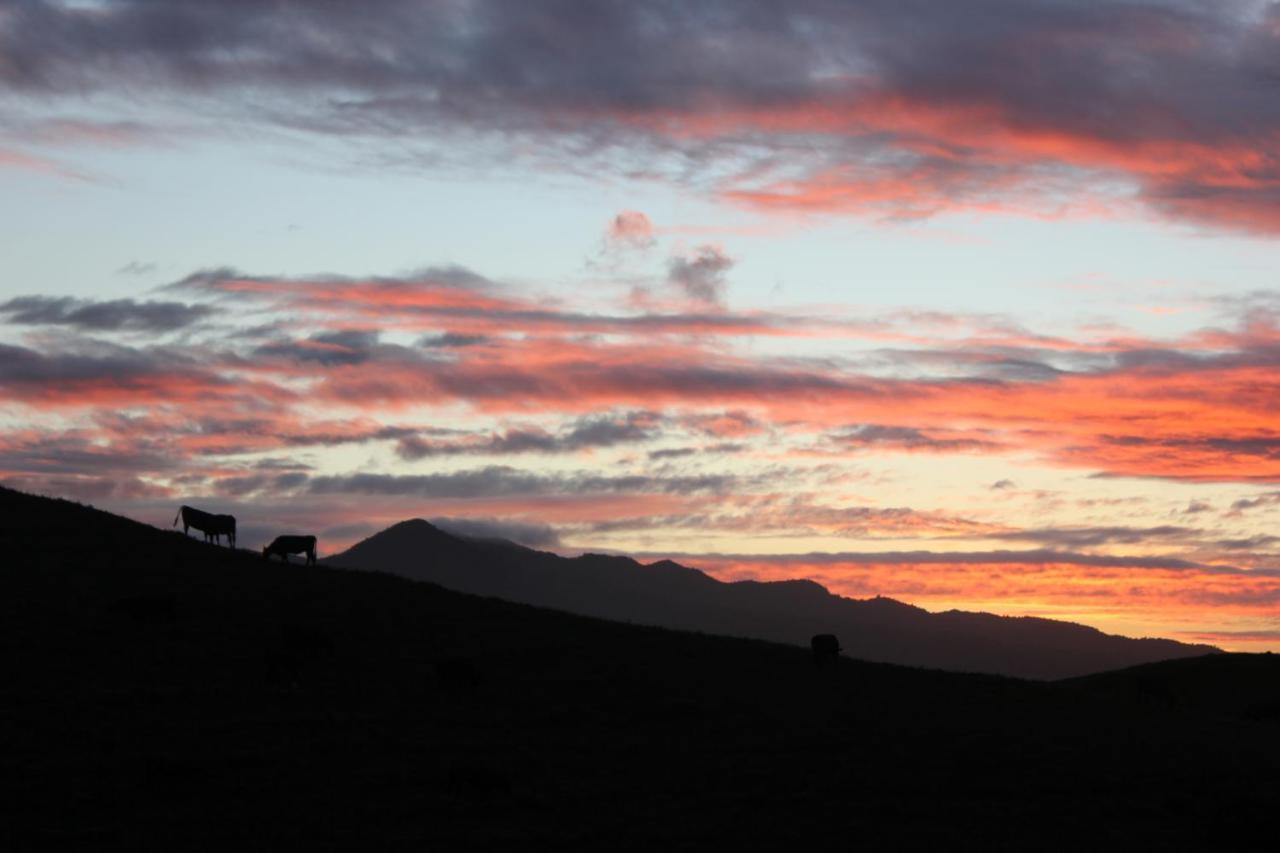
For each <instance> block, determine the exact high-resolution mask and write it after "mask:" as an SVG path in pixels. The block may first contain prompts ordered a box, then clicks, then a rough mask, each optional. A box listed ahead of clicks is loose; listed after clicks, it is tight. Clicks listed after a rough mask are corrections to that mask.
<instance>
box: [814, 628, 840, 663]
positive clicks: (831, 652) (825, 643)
mask: <svg viewBox="0 0 1280 853" xmlns="http://www.w3.org/2000/svg"><path fill="white" fill-rule="evenodd" d="M809 648H810V649H812V650H813V662H814V663H815V664H817V665H818V666H828V665H830V664H833V663H835V662H836V658H838V657H839V656H840V652H841V649H840V640H838V639H837V638H836V635H835V634H814V635H813V639H811V640H810V641H809Z"/></svg>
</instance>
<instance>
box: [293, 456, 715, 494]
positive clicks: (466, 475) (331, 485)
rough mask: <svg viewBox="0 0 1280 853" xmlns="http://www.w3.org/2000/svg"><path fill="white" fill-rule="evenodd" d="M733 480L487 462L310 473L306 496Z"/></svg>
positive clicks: (684, 489)
mask: <svg viewBox="0 0 1280 853" xmlns="http://www.w3.org/2000/svg"><path fill="white" fill-rule="evenodd" d="M735 483H736V479H735V478H734V477H731V476H727V475H703V476H693V477H653V476H647V475H642V474H635V475H620V476H607V475H600V474H590V473H577V474H564V475H553V474H534V473H530V472H528V471H521V470H518V469H515V468H511V467H509V466H505V465H491V466H488V467H485V468H479V469H473V470H469V471H457V472H453V473H448V474H404V475H396V474H351V475H345V476H324V477H312V478H311V480H310V483H309V486H308V490H309V491H310V492H311V493H312V494H369V495H413V496H416V497H424V498H446V499H455V500H466V499H472V498H495V497H531V496H536V495H556V494H561V495H591V494H655V493H656V494H698V493H723V492H725V491H726V490H728V489H729V488H730V487H731V486H733V485H734V484H735Z"/></svg>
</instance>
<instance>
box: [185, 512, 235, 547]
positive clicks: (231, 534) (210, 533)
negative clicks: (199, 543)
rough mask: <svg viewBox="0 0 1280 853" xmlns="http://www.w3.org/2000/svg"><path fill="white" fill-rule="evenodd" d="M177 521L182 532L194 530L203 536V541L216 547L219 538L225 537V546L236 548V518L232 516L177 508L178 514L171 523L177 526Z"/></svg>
mask: <svg viewBox="0 0 1280 853" xmlns="http://www.w3.org/2000/svg"><path fill="white" fill-rule="evenodd" d="M178 519H182V532H183V533H188V534H189V533H190V532H191V528H193V527H194V528H195V529H196V530H199V531H200V532H201V533H203V534H204V541H206V542H213V543H214V544H215V545H217V544H218V543H219V542H220V537H222V536H226V537H227V546H228V547H230V548H234V547H236V517H235V516H234V515H215V514H213V513H211V512H205V511H204V510H202V509H196V508H195V507H191V506H185V505H184V506H181V507H179V508H178V514H177V515H176V516H174V518H173V523H174V525H177V523H178Z"/></svg>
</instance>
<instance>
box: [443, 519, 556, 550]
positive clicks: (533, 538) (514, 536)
mask: <svg viewBox="0 0 1280 853" xmlns="http://www.w3.org/2000/svg"><path fill="white" fill-rule="evenodd" d="M430 521H431V523H432V524H434V525H436V526H437V527H439V528H441V529H442V530H445V531H446V532H448V533H452V534H454V535H455V536H463V537H466V538H468V539H506V540H508V541H511V542H515V543H517V544H520V545H526V546H528V547H530V548H556V547H558V546H559V545H560V534H559V533H557V532H556V529H555V528H554V527H552V526H550V525H548V524H540V523H537V522H522V521H515V520H512V519H503V518H432V519H430Z"/></svg>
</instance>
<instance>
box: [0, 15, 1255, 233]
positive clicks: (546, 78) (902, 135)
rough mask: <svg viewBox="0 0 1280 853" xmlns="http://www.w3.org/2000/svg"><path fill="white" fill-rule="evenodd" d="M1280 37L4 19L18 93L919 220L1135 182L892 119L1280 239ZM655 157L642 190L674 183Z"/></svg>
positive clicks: (1156, 25)
mask: <svg viewBox="0 0 1280 853" xmlns="http://www.w3.org/2000/svg"><path fill="white" fill-rule="evenodd" d="M1278 21H1280V10H1278V9H1277V7H1276V6H1275V5H1273V4H1264V3H1258V2H1252V0H1109V1H1108V2H1094V0H975V2H968V3H943V4H936V3H922V2H902V0H860V2H837V0H795V2H790V3H785V4H781V3H774V2H768V0H707V2H700V3H696V4H687V3H675V2H669V1H668V0H599V2H592V3H576V2H569V1H568V0H524V2H520V3H506V2H500V0H475V2H468V3H428V4H423V3H419V2H414V0H365V2H362V3H358V4H344V3H309V4H295V3H287V4H281V3H260V2H252V0H229V1H228V2H221V3H217V4H208V3H197V2H184V1H183V0H170V2H161V0H110V2H104V3H95V4H85V3H74V4H73V3H62V2H55V0H27V2H22V3H18V4H9V6H8V7H6V9H5V20H4V26H3V27H0V56H3V57H4V62H3V63H0V87H3V88H6V89H8V90H9V91H10V92H11V93H12V94H17V95H27V96H30V97H38V98H49V97H51V96H54V95H57V94H66V95H69V96H75V97H80V96H83V95H85V94H86V93H97V92H103V91H105V92H108V93H111V92H120V93H128V94H129V95H130V96H131V97H135V98H136V97H139V96H140V95H145V93H147V92H148V91H155V92H159V93H161V94H171V93H173V92H181V93H183V94H184V95H186V96H188V97H208V98H217V97H220V98H223V99H225V100H228V101H230V102H231V103H233V104H236V105H238V106H239V107H240V110H241V114H242V115H243V116H245V117H246V119H252V120H259V121H260V120H263V118H264V117H265V118H266V120H269V121H274V122H277V123H279V124H282V125H286V126H289V127H293V128H300V129H305V130H310V131H313V132H323V133H341V134H348V135H353V136H361V137H370V136H392V137H396V138H399V139H407V138H410V137H411V136H412V138H414V139H418V138H422V137H424V136H428V135H430V136H432V137H434V138H436V139H437V140H438V139H440V137H441V135H442V134H448V133H451V132H452V133H457V132H466V133H474V132H496V134H495V136H494V137H491V138H496V136H497V135H503V136H506V137H508V138H514V135H517V134H521V133H525V134H537V135H539V136H540V137H541V138H543V139H544V140H549V141H554V142H558V143H559V146H560V151H559V152H558V154H556V155H554V156H558V157H559V160H560V165H561V166H562V167H564V168H567V169H573V168H581V166H580V164H581V161H582V160H583V156H584V152H586V153H587V154H588V155H589V154H590V153H591V151H592V149H593V148H601V147H605V148H607V147H610V146H613V147H616V146H618V145H625V146H627V148H628V150H629V151H630V152H631V153H633V154H637V155H644V154H645V153H649V154H653V153H666V154H670V153H678V154H681V155H683V160H684V162H683V163H681V164H680V165H679V166H677V167H676V168H675V170H674V173H675V174H677V175H679V174H683V173H686V172H688V171H689V167H690V166H692V165H699V164H701V165H702V167H703V172H704V180H705V181H707V182H711V181H712V180H713V179H714V177H715V176H717V175H719V176H722V175H723V173H724V172H725V171H726V169H732V166H733V165H735V164H736V165H739V166H743V167H744V168H742V169H741V171H743V172H749V171H751V169H752V167H753V166H754V167H760V168H768V169H770V170H771V171H773V172H774V173H775V174H778V175H779V176H780V177H782V178H783V179H785V178H787V177H798V178H802V179H803V178H804V177H806V176H812V175H820V174H836V175H843V176H846V177H849V178H852V179H854V180H860V179H861V180H875V179H883V178H888V179H890V180H892V179H895V178H898V179H912V178H914V182H915V185H916V186H917V187H918V188H919V189H920V192H919V193H918V194H917V195H918V197H917V198H915V199H914V200H913V199H904V200H898V201H896V202H895V205H896V207H895V208H894V209H891V210H889V211H888V213H889V215H891V216H897V217H909V216H916V215H926V214H928V213H929V212H932V211H933V210H935V209H937V208H938V207H939V205H940V201H943V202H944V201H945V200H984V199H990V198H992V197H994V196H998V195H999V194H1000V193H1002V192H1004V191H1005V190H1004V188H1005V187H1007V186H1010V185H1014V186H1017V187H1018V188H1020V189H1023V190H1025V189H1027V188H1032V189H1035V188H1040V187H1042V188H1044V190H1043V191H1044V192H1045V193H1046V194H1048V195H1053V193H1055V192H1060V191H1062V190H1064V189H1069V188H1070V187H1071V185H1072V184H1073V183H1076V182H1078V181H1079V180H1080V179H1081V177H1082V176H1087V174H1088V173H1090V172H1102V173H1110V174H1114V173H1115V172H1117V171H1122V170H1124V169H1125V168H1134V167H1132V166H1129V165H1127V164H1125V163H1124V162H1123V161H1124V160H1125V158H1123V157H1120V156H1116V157H1110V158H1108V157H1105V156H1103V157H1100V158H1098V160H1097V161H1096V162H1095V161H1088V160H1086V161H1085V162H1082V163H1072V162H1070V161H1069V160H1068V161H1066V162H1065V164H1064V162H1062V161H1059V160H1055V159H1054V158H1053V157H1052V156H1050V155H1047V154H1043V153H1041V154H1039V155H1038V156H1025V157H1017V156H1014V157H1008V156H1004V155H1006V153H1007V152H1002V151H1000V150H998V149H997V150H988V149H987V148H985V147H984V146H985V145H988V144H989V141H988V140H986V139H984V138H982V137H981V136H979V137H978V138H977V139H966V138H964V137H963V136H961V137H959V138H953V137H950V136H944V135H941V134H939V133H935V135H934V137H933V138H929V139H926V140H924V141H926V142H928V143H929V145H918V144H913V143H918V142H920V141H921V140H920V138H919V137H920V136H921V135H925V136H927V135H928V133H929V131H928V130H927V128H926V127H920V128H914V127H913V128H909V129H903V128H898V127H891V128H889V129H879V128H877V127H875V126H874V124H873V125H872V126H870V127H864V126H862V125H861V124H860V122H859V117H860V116H861V115H862V114H864V113H866V112H868V111H874V109H875V107H876V105H877V104H878V103H879V102H880V99H884V98H888V99H891V100H892V101H893V102H894V103H896V104H899V105H902V106H903V107H904V108H907V109H915V110H918V111H919V112H921V113H924V114H930V113H931V112H932V113H936V112H938V111H941V110H948V109H949V110H956V111H959V112H960V113H961V114H963V115H974V114H980V115H983V116H988V117H990V118H989V121H991V122H998V123H1000V124H1001V125H1002V127H1003V128H1005V129H1008V130H1010V131H1013V132H1014V133H1015V134H1016V133H1028V134H1032V135H1036V134H1039V135H1041V136H1055V137H1058V138H1064V139H1068V140H1069V139H1070V138H1073V137H1075V138H1079V139H1082V140H1086V141H1088V142H1089V143H1090V144H1092V145H1093V146H1094V149H1093V150H1095V151H1103V152H1105V151H1107V150H1113V151H1117V152H1118V151H1122V150H1124V149H1126V148H1134V149H1136V148H1137V147H1138V146H1141V145H1143V144H1144V143H1151V142H1155V143H1160V144H1162V145H1163V146H1165V147H1164V148H1163V149H1162V150H1167V151H1173V152H1176V151H1177V149H1178V146H1179V145H1185V146H1189V147H1191V149H1192V150H1191V152H1190V156H1189V157H1188V158H1187V161H1186V162H1181V163H1173V164H1171V167H1170V168H1167V169H1150V170H1148V171H1146V172H1145V173H1144V172H1142V171H1141V169H1140V168H1138V169H1137V170H1136V171H1135V172H1134V174H1133V175H1132V182H1133V183H1134V184H1135V185H1136V191H1137V192H1138V193H1139V195H1140V197H1141V198H1143V199H1144V200H1145V201H1146V202H1147V203H1148V204H1149V206H1150V207H1151V208H1152V209H1153V210H1155V211H1157V212H1160V213H1163V214H1165V215H1168V216H1174V217H1179V218H1186V219H1190V220H1193V221H1206V220H1207V221H1213V222H1217V223H1219V224H1225V225H1229V226H1234V227H1245V228H1272V227H1275V211H1276V209H1277V206H1280V198H1278V196H1280V189H1278V187H1280V166H1277V165H1276V163H1275V158H1274V157H1273V156H1270V154H1269V153H1268V151H1267V150H1266V149H1265V148H1263V147H1262V146H1266V145H1268V144H1270V143H1269V142H1260V140H1271V139H1273V138H1274V137H1275V134H1276V132H1277V129H1278V128H1280V103H1278V102H1277V99H1276V98H1275V96H1274V85H1273V84H1274V81H1275V79H1276V78H1277V77H1278V76H1280V59H1278V58H1277V57H1278V56H1280V51H1277V42H1278V41H1280V36H1277V32H1280V27H1278V26H1277V22H1278ZM814 108H816V109H817V110H818V111H825V113H824V114H831V115H835V116H837V117H839V116H840V115H842V114H846V113H848V114H849V120H848V122H847V125H848V127H847V129H842V130H839V131H832V130H829V129H825V128H817V129H808V128H806V127H805V126H804V125H803V124H801V125H800V127H799V128H798V129H796V130H790V131H789V130H787V129H785V125H784V126H783V129H781V130H779V129H776V127H771V126H770V125H769V123H768V122H758V123H754V124H753V123H752V122H750V121H747V122H745V123H744V122H734V121H728V122H726V126H725V127H724V128H723V129H722V130H721V131H720V132H719V133H709V134H708V133H704V134H699V135H687V136H684V137H681V136H680V135H678V134H663V133H662V132H661V127H662V124H663V122H664V121H667V122H678V121H679V119H680V118H681V117H687V116H690V115H695V114H697V115H700V116H716V115H720V114H724V115H727V116H739V117H740V116H743V115H748V116H749V115H751V114H752V113H756V112H758V113H760V114H762V115H772V116H776V115H779V114H782V115H801V114H802V113H803V112H804V111H805V110H808V109H814ZM628 118H649V119H652V121H649V122H637V121H628V120H627V119H628ZM712 126H713V127H714V124H713V125H712ZM806 131H807V132H806ZM1002 138H1005V137H1002ZM1194 146H1204V147H1207V148H1219V147H1220V148H1222V149H1228V148H1230V147H1232V146H1238V147H1244V148H1246V149H1247V148H1259V149H1260V150H1259V154H1260V156H1258V157H1256V158H1250V159H1249V166H1248V176H1247V177H1248V180H1230V179H1229V178H1230V177H1231V176H1227V179H1224V178H1223V176H1222V175H1219V174H1215V172H1214V171H1213V169H1211V168H1205V167H1204V164H1201V165H1197V164H1196V161H1197V158H1196V157H1195V156H1194V154H1195V152H1194ZM548 147H553V146H549V145H543V146H537V147H535V148H536V150H545V149H547V148H548ZM929 149H932V150H929ZM571 152H572V154H571ZM751 152H754V154H753V155H752V154H751ZM1270 153H1274V152H1270ZM432 155H433V156H443V154H442V152H432ZM573 155H576V156H573ZM744 156H745V158H746V159H747V161H748V162H747V163H745V164H743V163H742V160H743V159H744ZM428 159H429V158H428ZM636 159H638V158H636V157H633V158H630V160H631V161H632V162H635V161H636ZM653 159H654V158H652V157H650V158H649V160H648V161H647V162H646V161H645V160H643V159H641V160H640V163H639V164H638V165H637V167H636V168H637V169H639V170H642V171H645V170H647V171H650V172H652V171H653V170H654V168H655V164H654V163H653V162H652V161H653ZM708 174H709V175H710V177H707V175H708Z"/></svg>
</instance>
